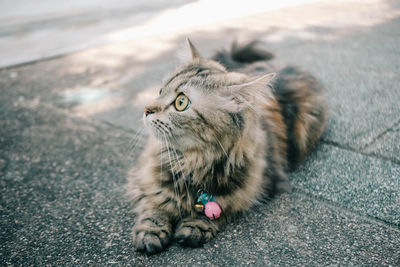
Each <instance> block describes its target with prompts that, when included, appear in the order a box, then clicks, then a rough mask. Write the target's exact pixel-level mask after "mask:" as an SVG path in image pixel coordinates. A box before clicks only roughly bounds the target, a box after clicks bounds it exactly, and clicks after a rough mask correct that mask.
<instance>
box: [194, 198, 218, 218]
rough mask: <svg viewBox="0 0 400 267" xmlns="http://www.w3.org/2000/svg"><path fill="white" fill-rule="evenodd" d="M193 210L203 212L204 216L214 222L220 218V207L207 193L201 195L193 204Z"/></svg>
mask: <svg viewBox="0 0 400 267" xmlns="http://www.w3.org/2000/svg"><path fill="white" fill-rule="evenodd" d="M194 209H195V210H196V211H197V212H204V214H205V215H206V216H207V217H208V218H209V219H210V220H215V219H218V218H219V217H220V216H221V213H222V210H221V207H220V206H219V204H218V203H217V202H215V199H214V197H213V196H212V195H210V194H207V193H202V194H201V195H200V196H199V197H198V198H197V201H196V204H194Z"/></svg>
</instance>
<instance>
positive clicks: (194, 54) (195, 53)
mask: <svg viewBox="0 0 400 267" xmlns="http://www.w3.org/2000/svg"><path fill="white" fill-rule="evenodd" d="M186 41H187V43H188V45H189V48H190V52H191V53H192V60H193V59H196V58H201V56H200V53H199V51H198V50H197V48H196V47H195V46H194V44H193V43H192V42H191V41H190V39H189V38H188V37H186Z"/></svg>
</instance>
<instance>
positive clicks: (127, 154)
mask: <svg viewBox="0 0 400 267" xmlns="http://www.w3.org/2000/svg"><path fill="white" fill-rule="evenodd" d="M144 129H145V128H144V127H142V128H141V129H140V130H139V131H138V132H137V133H136V135H135V136H134V137H133V138H132V140H131V141H130V142H129V143H130V144H129V145H128V148H127V151H126V152H125V155H124V156H123V161H126V160H128V158H129V157H130V156H131V154H132V152H133V151H135V149H136V147H137V145H138V144H139V143H140V141H141V140H142V138H143V132H144Z"/></svg>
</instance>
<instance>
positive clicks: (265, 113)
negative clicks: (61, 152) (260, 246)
mask: <svg viewBox="0 0 400 267" xmlns="http://www.w3.org/2000/svg"><path fill="white" fill-rule="evenodd" d="M188 43H189V46H190V49H191V54H192V60H191V61H190V62H189V63H187V64H186V65H184V66H182V67H180V68H178V69H177V70H176V71H175V72H174V73H173V74H172V75H171V76H170V77H169V78H168V79H167V80H166V81H165V82H164V84H163V85H162V87H161V90H160V95H159V96H158V97H157V98H156V99H155V100H154V101H153V102H152V103H149V104H148V105H146V108H145V111H144V121H145V124H146V126H147V127H148V128H149V129H150V132H151V133H152V134H151V135H150V137H149V140H148V143H147V145H146V148H145V150H144V151H143V153H142V155H141V156H140V158H139V160H138V163H137V164H136V167H134V168H133V169H132V171H131V172H130V174H129V175H128V191H129V194H130V196H131V197H132V202H133V203H134V212H135V213H136V215H137V216H136V224H135V226H134V228H133V242H134V246H135V247H136V249H137V250H139V251H145V252H148V253H155V252H158V251H161V250H163V249H164V248H165V247H166V246H167V245H168V244H169V243H170V242H171V241H172V240H175V241H177V242H178V243H180V244H182V245H187V246H192V247H196V246H200V245H201V244H203V243H205V242H209V241H210V240H211V239H212V238H213V237H215V235H216V234H217V232H218V231H219V230H220V229H221V228H222V227H223V225H224V224H226V222H227V221H229V218H231V217H232V216H234V215H235V214H238V213H240V212H242V211H245V210H247V209H249V208H250V207H251V206H252V205H254V204H257V203H260V201H263V200H265V199H268V198H270V197H272V196H273V195H274V193H276V192H282V191H288V190H289V188H290V186H289V183H288V180H287V175H286V173H287V171H288V170H289V169H290V168H291V167H292V166H294V165H296V164H297V163H298V162H299V161H301V160H302V159H303V158H304V156H305V155H307V154H308V153H309V152H310V150H311V149H312V148H313V147H314V145H315V143H316V142H317V141H318V139H319V138H320V136H321V134H322V132H323V130H324V127H325V120H326V104H325V98H324V96H323V94H322V86H321V84H319V83H318V82H317V80H316V79H315V78H314V77H313V76H311V75H310V74H308V73H307V72H304V71H302V70H300V69H298V68H296V67H284V68H281V69H279V68H274V67H273V65H271V64H269V63H268V62H266V61H267V60H268V59H270V58H272V57H273V55H272V54H270V53H269V52H267V51H264V50H262V49H259V48H257V43H256V42H252V43H249V44H247V45H245V46H242V47H238V46H236V45H234V46H233V47H232V49H231V51H221V52H218V53H217V54H216V55H215V56H214V57H213V59H205V58H203V57H201V56H200V54H199V52H198V50H197V49H196V48H195V47H194V46H193V44H192V43H191V42H190V41H189V40H188ZM271 71H276V72H277V75H275V74H274V73H270V74H265V73H266V72H271ZM261 73H263V75H258V74H261ZM275 76H276V77H275ZM204 196H205V197H206V198H208V200H205V201H204V198H203V197H204ZM208 202H212V204H213V205H211V204H209V203H208ZM207 205H208V208H207Z"/></svg>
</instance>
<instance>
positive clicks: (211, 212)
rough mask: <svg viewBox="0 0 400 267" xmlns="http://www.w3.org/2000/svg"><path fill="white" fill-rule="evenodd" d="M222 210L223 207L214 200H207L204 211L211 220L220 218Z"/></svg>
mask: <svg viewBox="0 0 400 267" xmlns="http://www.w3.org/2000/svg"><path fill="white" fill-rule="evenodd" d="M221 212H222V210H221V207H220V206H219V205H218V203H217V202H214V201H210V202H207V203H206V206H205V207H204V213H205V214H206V216H207V217H208V218H209V219H210V220H215V219H218V218H219V216H221Z"/></svg>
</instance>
